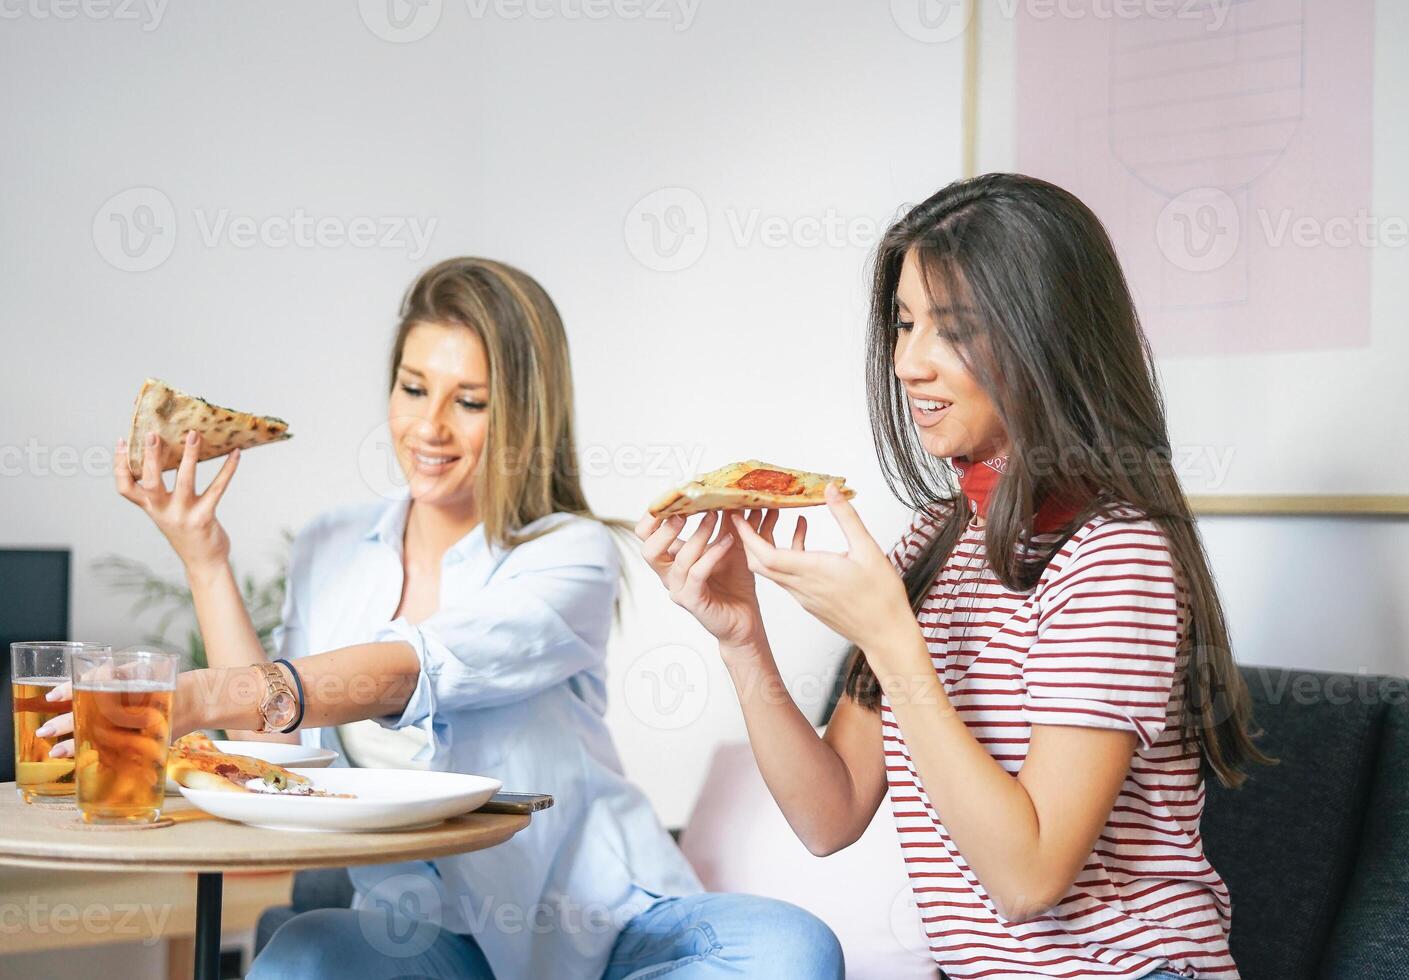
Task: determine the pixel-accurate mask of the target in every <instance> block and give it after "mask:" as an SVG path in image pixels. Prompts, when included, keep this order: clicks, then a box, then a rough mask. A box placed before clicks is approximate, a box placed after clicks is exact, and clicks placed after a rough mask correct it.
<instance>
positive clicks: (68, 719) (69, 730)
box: [34, 711, 73, 738]
mask: <svg viewBox="0 0 1409 980" xmlns="http://www.w3.org/2000/svg"><path fill="white" fill-rule="evenodd" d="M34 734H35V735H36V736H38V737H39V738H57V737H58V736H60V735H72V734H73V712H72V711H66V712H64V713H63V714H61V715H55V716H54V717H52V718H50V719H49V720H48V721H46V722H45V723H44V724H42V725H40V726H39V727H38V728H36V729H35V730H34Z"/></svg>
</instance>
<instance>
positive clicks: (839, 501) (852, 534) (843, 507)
mask: <svg viewBox="0 0 1409 980" xmlns="http://www.w3.org/2000/svg"><path fill="white" fill-rule="evenodd" d="M823 492H824V493H825V494H826V497H827V509H828V510H830V511H831V512H832V516H833V517H834V518H836V521H837V524H839V525H840V526H841V531H842V534H844V535H846V544H847V549H846V550H847V551H848V553H850V554H852V555H856V556H860V555H862V554H864V553H865V552H866V551H879V550H880V546H879V545H877V544H876V539H875V538H873V537H871V532H870V531H868V530H866V525H865V524H862V523H861V515H860V514H858V513H856V508H855V507H853V506H851V501H850V500H847V499H846V495H845V494H843V493H842V492H841V489H840V488H839V487H838V486H837V485H836V484H835V483H829V484H827V487H826V490H825V491H823Z"/></svg>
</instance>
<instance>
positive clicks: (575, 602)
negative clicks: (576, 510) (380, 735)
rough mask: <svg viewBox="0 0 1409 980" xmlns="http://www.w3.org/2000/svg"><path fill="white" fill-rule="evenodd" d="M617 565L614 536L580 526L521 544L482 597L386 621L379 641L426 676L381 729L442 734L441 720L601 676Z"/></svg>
mask: <svg viewBox="0 0 1409 980" xmlns="http://www.w3.org/2000/svg"><path fill="white" fill-rule="evenodd" d="M619 567H620V566H619V559H618V557H617V553H616V546H615V544H614V543H613V542H612V540H611V535H610V532H608V531H607V530H606V528H605V527H603V526H602V525H600V524H598V523H597V522H595V521H587V520H580V521H573V522H571V523H569V524H566V525H563V526H561V527H560V528H558V529H556V530H553V531H549V532H548V533H547V534H544V535H542V536H541V537H538V538H535V539H534V540H532V541H528V542H525V543H523V544H521V545H518V546H516V547H515V548H514V549H513V551H512V552H511V553H510V555H509V556H508V557H507V558H506V559H505V560H504V563H503V565H501V566H500V568H499V570H498V571H497V572H496V573H495V575H494V576H493V577H492V578H491V579H490V580H489V582H488V583H486V584H485V585H484V586H483V587H482V588H480V589H479V590H478V591H476V592H475V594H474V595H470V596H466V597H465V598H464V599H463V600H462V601H459V602H456V603H454V604H453V605H450V606H448V607H447V608H444V609H442V610H441V611H440V612H437V613H436V614H435V615H433V616H430V617H429V618H427V619H425V620H422V621H421V622H420V623H417V624H414V625H413V624H411V623H409V622H407V621H406V619H405V618H400V619H395V620H393V621H391V622H390V623H387V624H386V625H385V626H383V627H381V628H380V629H378V630H377V633H376V635H375V636H373V637H372V640H373V642H393V641H398V640H399V641H403V642H406V643H409V644H410V645H411V646H412V648H413V649H414V650H415V651H416V657H417V659H418V660H419V661H420V664H421V672H420V676H419V678H418V679H417V682H416V689H415V691H414V692H412V694H411V699H410V701H409V702H408V703H407V705H406V708H405V710H404V711H403V712H402V713H401V715H400V717H398V718H387V719H383V720H382V721H383V724H387V725H390V726H391V727H394V728H401V727H404V726H406V725H423V726H424V727H426V728H428V729H430V730H431V731H435V730H436V727H437V726H436V725H435V719H434V716H435V714H436V713H437V712H440V711H447V710H449V711H454V710H461V709H465V708H488V707H497V706H500V705H504V704H509V703H511V702H514V701H518V700H521V699H524V698H528V697H531V696H533V695H535V694H538V693H540V692H542V691H544V690H547V689H548V688H551V687H553V686H554V685H557V684H560V683H562V682H564V681H566V680H567V679H568V678H570V677H573V676H574V675H576V674H578V673H581V672H582V671H587V670H594V669H599V668H601V667H602V666H603V665H604V662H605V659H606V643H607V637H608V635H609V633H610V632H611V620H612V615H613V610H614V607H615V600H616V591H617V576H618V569H619Z"/></svg>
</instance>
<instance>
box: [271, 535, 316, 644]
mask: <svg viewBox="0 0 1409 980" xmlns="http://www.w3.org/2000/svg"><path fill="white" fill-rule="evenodd" d="M314 533H315V532H314V525H313V524H310V525H309V526H308V527H306V528H304V529H303V530H302V531H300V532H299V533H298V535H296V536H295V537H294V541H293V544H292V545H291V546H290V548H289V566H288V569H287V570H286V571H285V573H284V604H283V610H282V612H281V614H280V616H279V625H278V626H275V627H274V629H273V632H272V633H271V634H270V638H271V645H272V646H273V647H274V650H275V651H276V653H275V654H274V658H275V659H284V660H294V659H296V658H298V657H302V656H303V655H304V654H306V653H308V630H307V627H306V624H305V621H304V617H305V616H306V615H307V611H308V596H307V594H306V593H307V590H308V588H309V586H310V583H311V579H312V576H311V575H310V574H309V569H308V563H309V558H310V550H311V542H312V538H313V535H314Z"/></svg>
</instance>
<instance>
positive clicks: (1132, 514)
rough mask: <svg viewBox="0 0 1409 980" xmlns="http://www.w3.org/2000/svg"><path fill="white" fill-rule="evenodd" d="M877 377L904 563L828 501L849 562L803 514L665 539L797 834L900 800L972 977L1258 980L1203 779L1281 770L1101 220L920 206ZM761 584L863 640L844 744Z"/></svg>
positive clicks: (906, 827)
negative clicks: (1255, 728) (788, 654)
mask: <svg viewBox="0 0 1409 980" xmlns="http://www.w3.org/2000/svg"><path fill="white" fill-rule="evenodd" d="M867 376H868V389H869V403H870V415H871V425H872V430H873V433H874V436H875V441H876V447H877V451H878V454H879V456H880V460H881V464H882V469H883V470H884V472H885V475H886V478H887V480H888V482H889V484H890V486H891V487H892V489H893V490H894V491H895V492H896V493H897V495H898V496H900V497H901V499H902V500H904V501H906V502H908V503H909V504H910V505H911V506H913V507H914V509H915V518H914V520H913V522H912V523H911V526H910V528H909V529H908V530H907V531H906V532H905V534H904V535H903V536H902V537H901V539H900V541H899V543H898V544H897V545H896V546H895V547H894V548H893V549H892V550H891V552H890V553H889V555H887V554H886V553H885V552H884V551H882V550H881V548H880V547H878V546H877V544H876V542H875V541H874V540H873V539H872V537H871V536H870V534H868V533H867V531H866V528H865V527H864V526H863V524H862V523H861V520H860V518H859V517H858V516H857V514H856V512H855V510H854V509H853V508H852V506H851V504H850V503H849V502H848V501H847V500H846V499H844V498H843V497H842V496H841V494H839V493H837V492H836V491H835V490H834V489H831V488H829V491H828V503H829V507H830V510H831V512H832V514H833V516H834V517H835V518H836V520H837V521H838V523H839V524H840V525H841V528H842V530H843V532H844V533H845V535H846V540H847V551H846V552H845V553H844V554H831V553H817V552H809V551H807V550H806V549H805V539H806V533H807V525H806V520H805V518H799V519H798V521H797V524H796V528H795V530H794V532H793V535H792V540H791V546H790V547H788V546H784V547H777V546H775V545H774V543H773V531H774V526H775V524H776V521H777V518H778V512H777V511H766V512H749V513H734V514H728V515H722V514H708V515H705V517H704V518H703V519H702V521H701V523H700V524H699V526H698V527H697V528H696V529H695V530H694V532H693V533H692V534H690V535H689V536H687V537H683V538H682V537H681V532H682V530H683V526H684V522H683V521H682V520H680V519H678V518H677V519H671V520H667V521H665V522H661V521H659V520H657V519H653V518H650V517H649V516H648V517H647V518H645V519H643V520H642V522H641V524H640V525H639V526H638V528H637V533H638V535H639V536H640V537H641V538H642V539H643V542H644V543H643V546H642V550H643V553H644V555H645V557H646V559H647V561H648V562H649V563H650V564H651V566H652V567H653V568H654V569H655V571H656V572H657V574H658V575H659V576H660V578H661V579H662V581H663V582H664V583H665V584H666V586H667V587H668V588H669V589H670V592H671V595H672V597H673V598H674V599H675V601H676V602H677V603H678V604H680V605H681V606H683V607H684V608H686V609H687V610H689V611H690V612H691V613H692V614H694V616H695V617H696V618H697V619H698V620H699V621H700V622H701V623H702V624H703V625H704V626H705V627H706V628H707V629H708V630H709V631H710V632H711V633H712V634H713V635H714V636H715V637H716V638H718V640H719V643H720V653H721V656H722V657H723V659H724V661H725V664H726V665H727V667H728V669H729V671H730V674H731V676H732V677H733V679H734V682H735V685H736V688H737V690H738V693H739V698H740V702H741V704H742V706H743V711H744V716H745V720H746V723H747V726H748V732H749V738H750V741H751V743H752V745H753V750H754V753H755V755H756V756H757V759H758V763H759V766H760V768H761V770H762V772H763V775H764V778H765V780H766V781H767V783H768V787H769V789H770V790H771V792H772V793H773V796H774V798H775V799H776V800H777V802H778V804H779V806H780V807H781V808H782V810H783V813H784V814H785V816H786V817H787V819H788V821H789V823H790V824H791V826H792V827H793V830H794V831H795V832H796V833H797V835H798V837H799V838H801V839H802V841H803V842H804V843H805V844H806V845H807V847H808V848H809V849H810V850H811V851H813V852H814V853H817V854H827V853H831V852H833V851H836V850H839V849H840V848H843V847H846V846H847V845H849V844H850V843H852V842H853V841H855V840H856V839H857V838H858V837H859V836H860V835H861V833H862V832H863V831H864V830H865V828H866V827H867V826H868V824H869V823H870V822H871V819H872V817H873V815H874V814H875V811H876V808H877V807H878V806H879V805H880V803H881V800H882V798H883V797H885V796H887V795H889V797H890V801H891V806H892V808H893V810H894V814H895V819H896V824H897V827H898V829H899V832H900V837H901V846H902V850H903V853H904V855H905V861H906V869H907V871H908V873H909V876H910V879H911V882H912V884H913V887H914V893H915V900H916V904H917V906H918V907H919V909H920V912H921V916H922V919H923V922H924V927H925V932H926V935H927V937H928V941H929V948H930V950H931V952H932V955H933V957H934V959H935V961H936V962H937V963H938V964H939V966H940V967H942V968H943V970H944V971H945V972H946V973H947V974H948V975H949V976H952V977H980V976H981V977H987V978H993V980H1001V978H1009V977H1034V976H1044V977H1046V976H1061V977H1065V978H1070V980H1078V978H1098V977H1099V978H1103V980H1125V978H1132V980H1133V978H1136V977H1164V976H1175V975H1178V976H1186V977H1188V976H1198V977H1236V976H1237V968H1236V967H1235V966H1234V964H1233V960H1232V958H1231V957H1230V955H1229V952H1228V941H1227V936H1228V929H1229V921H1230V904H1229V896H1228V891H1227V889H1226V887H1225V886H1224V884H1223V881H1222V879H1221V878H1220V877H1219V875H1218V874H1217V872H1216V871H1215V870H1214V869H1213V868H1212V866H1210V864H1209V862H1208V860H1207V859H1206V858H1205V856H1204V852H1203V843H1202V839H1201V838H1200V836H1199V818H1200V815H1201V813H1202V809H1203V801H1204V784H1203V775H1204V772H1205V770H1207V771H1209V772H1211V773H1212V774H1213V775H1215V776H1216V777H1217V778H1218V779H1220V780H1221V781H1222V782H1224V783H1226V784H1229V785H1236V784H1237V783H1238V782H1239V781H1240V779H1241V778H1242V777H1241V774H1240V771H1241V768H1242V767H1243V766H1244V765H1245V764H1247V763H1249V762H1252V761H1259V760H1262V756H1261V755H1260V753H1259V752H1258V751H1257V749H1256V748H1255V747H1254V746H1253V744H1252V742H1251V741H1250V739H1249V736H1248V732H1247V726H1248V707H1247V697H1246V692H1245V690H1244V689H1243V686H1242V683H1241V679H1240V676H1239V674H1238V672H1237V670H1236V667H1235V666H1234V663H1233V660H1232V656H1231V653H1230V651H1229V642H1228V630H1227V625H1226V623H1225V620H1224V615H1223V611H1222V608H1221V606H1220V604H1219V599H1218V595H1217V592H1216V590H1215V587H1214V583H1213V577H1212V575H1211V573H1210V571H1209V567H1208V561H1207V558H1206V557H1205V554H1204V552H1203V548H1202V545H1201V543H1200V540H1199V536H1198V531H1197V529H1196V527H1195V524H1194V519H1193V516H1192V515H1191V513H1190V511H1189V509H1188V505H1187V503H1186V502H1185V499H1184V497H1183V494H1182V493H1181V491H1180V488H1179V485H1178V481H1177V479H1176V477H1175V474H1174V471H1173V468H1172V466H1171V463H1170V447H1169V441H1168V436H1167V432H1166V425H1165V418H1164V410H1163V405H1162V403H1161V399H1160V396H1159V393H1158V390H1157V387H1156V383H1155V379H1154V371H1153V367H1152V359H1151V356H1150V352H1149V348H1148V345H1147V343H1146V340H1145V337H1144V335H1143V333H1142V332H1141V330H1140V326H1139V323H1138V321H1137V318H1136V314H1135V310H1134V305H1133V303H1132V301H1131V297H1130V293H1129V290H1128V288H1127V286H1126V283H1125V280H1124V278H1123V276H1122V274H1121V271H1120V267H1119V264H1118V262H1117V260H1116V257H1115V253H1114V250H1113V248H1112V246H1111V243H1110V240H1109V238H1108V237H1107V235H1106V233H1105V231H1104V229H1102V227H1101V225H1100V223H1099V221H1098V220H1097V219H1096V217H1095V216H1094V215H1093V214H1092V213H1091V211H1090V210H1089V209H1088V208H1086V207H1085V206H1084V205H1083V204H1082V203H1081V202H1080V201H1078V200H1077V199H1076V198H1075V197H1073V196H1072V195H1071V194H1069V193H1067V192H1065V191H1063V190H1061V189H1060V188H1058V187H1055V186H1053V185H1051V184H1048V183H1045V182H1043V181H1040V180H1036V179H1033V178H1030V177H1023V176H1018V175H1011V174H990V175H987V176H984V177H979V178H975V179H972V180H965V181H960V182H957V183H954V184H951V185H949V186H948V187H946V188H944V189H943V190H941V191H940V192H939V193H937V194H935V195H934V196H933V197H931V198H930V199H928V200H927V201H925V202H923V203H922V204H919V205H917V206H915V207H914V208H912V209H911V210H910V211H909V212H908V213H907V214H905V215H904V216H903V217H902V218H900V219H899V220H898V221H897V222H896V223H895V225H894V226H893V227H891V228H890V229H889V231H888V232H887V234H886V235H885V237H884V239H883V241H882V242H881V244H880V247H879V250H878V254H877V257H876V266H875V281H874V292H873V296H872V304H871V317H870V328H869V340H868V358H867ZM755 575H763V576H764V577H766V578H768V579H770V580H771V581H773V582H776V583H777V584H779V585H780V586H782V587H783V588H784V589H786V590H787V591H788V592H789V593H791V594H792V595H793V596H794V597H795V598H796V599H797V600H798V601H799V602H800V603H801V604H802V605H803V606H804V607H805V608H806V609H807V610H808V611H809V612H811V613H812V614H813V615H814V616H816V617H817V618H818V619H819V620H821V621H822V622H823V623H825V624H826V625H828V626H829V627H831V628H832V629H834V630H835V631H836V632H838V633H840V634H841V635H842V636H844V637H846V638H847V639H848V640H849V641H850V642H851V643H852V644H853V652H852V656H851V660H850V662H849V666H848V667H847V670H848V673H847V676H846V688H845V694H844V696H843V697H842V698H841V700H840V703H839V704H838V706H837V708H836V710H835V712H834V713H833V715H832V718H831V721H830V723H829V724H828V726H827V730H826V733H825V735H823V736H820V737H819V736H818V735H817V734H816V732H815V731H814V729H813V727H812V725H811V723H810V722H809V721H808V720H807V719H806V718H805V717H804V715H803V714H802V712H801V711H800V710H799V709H798V708H797V706H796V704H794V703H793V702H792V701H791V700H789V699H787V698H779V697H777V696H776V695H775V692H777V691H780V690H783V688H782V686H781V682H782V679H781V677H780V676H779V674H778V668H777V666H776V664H775V662H774V659H773V654H772V651H771V649H770V646H769V639H768V635H767V632H766V630H765V628H764V624H763V622H762V618H761V616H760V613H759V606H758V602H757V599H756V596H755V592H754V581H755V579H754V576H755ZM760 692H767V693H766V694H764V693H760Z"/></svg>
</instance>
